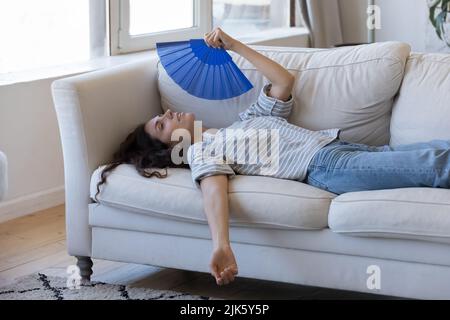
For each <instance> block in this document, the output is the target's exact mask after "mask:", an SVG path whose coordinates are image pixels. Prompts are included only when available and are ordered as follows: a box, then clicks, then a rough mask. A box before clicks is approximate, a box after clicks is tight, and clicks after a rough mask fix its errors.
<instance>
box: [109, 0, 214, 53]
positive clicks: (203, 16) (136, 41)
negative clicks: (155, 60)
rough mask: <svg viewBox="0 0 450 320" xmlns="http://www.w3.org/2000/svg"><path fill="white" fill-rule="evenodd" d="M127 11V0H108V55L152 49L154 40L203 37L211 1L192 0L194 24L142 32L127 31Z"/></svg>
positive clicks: (210, 9)
mask: <svg viewBox="0 0 450 320" xmlns="http://www.w3.org/2000/svg"><path fill="white" fill-rule="evenodd" d="M129 12H130V0H109V27H110V32H109V34H110V53H111V55H119V54H124V53H130V52H137V51H144V50H151V49H155V48H156V43H157V42H170V41H182V40H185V39H193V38H203V36H204V34H205V33H206V32H209V31H210V30H211V28H212V0H194V27H191V28H186V29H178V30H170V31H162V32H157V33H151V34H145V35H136V36H132V35H130V34H129V32H128V30H129V26H130V19H129V16H130V15H129Z"/></svg>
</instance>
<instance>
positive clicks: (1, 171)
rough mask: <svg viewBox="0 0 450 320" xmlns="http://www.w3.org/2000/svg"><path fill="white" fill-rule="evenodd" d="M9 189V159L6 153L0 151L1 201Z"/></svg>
mask: <svg viewBox="0 0 450 320" xmlns="http://www.w3.org/2000/svg"><path fill="white" fill-rule="evenodd" d="M7 191H8V161H7V158H6V155H5V154H4V153H3V152H1V151H0V201H2V200H3V199H4V198H5V196H6V193H7Z"/></svg>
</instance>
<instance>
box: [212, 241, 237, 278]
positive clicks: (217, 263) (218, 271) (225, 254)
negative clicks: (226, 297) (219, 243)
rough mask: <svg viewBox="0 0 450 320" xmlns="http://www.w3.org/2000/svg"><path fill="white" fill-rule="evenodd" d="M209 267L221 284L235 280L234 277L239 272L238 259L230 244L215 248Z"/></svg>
mask: <svg viewBox="0 0 450 320" xmlns="http://www.w3.org/2000/svg"><path fill="white" fill-rule="evenodd" d="M209 267H210V269H211V274H212V275H213V276H214V278H216V283H217V284H218V285H219V286H221V285H226V284H229V283H230V282H233V281H234V277H235V276H236V275H237V274H238V267H237V264H236V259H235V258H234V254H233V251H232V250H231V247H230V246H224V247H219V248H217V249H215V250H214V251H213V253H212V257H211V262H210V264H209Z"/></svg>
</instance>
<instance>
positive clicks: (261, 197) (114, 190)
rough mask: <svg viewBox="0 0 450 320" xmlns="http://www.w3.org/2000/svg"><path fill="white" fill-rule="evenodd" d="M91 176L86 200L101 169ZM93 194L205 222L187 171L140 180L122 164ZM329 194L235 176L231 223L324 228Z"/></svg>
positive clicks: (127, 206)
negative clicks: (159, 177)
mask: <svg viewBox="0 0 450 320" xmlns="http://www.w3.org/2000/svg"><path fill="white" fill-rule="evenodd" d="M103 168H104V166H101V167H99V168H97V170H95V171H94V173H93V174H92V177H91V188H90V194H91V198H92V199H94V196H95V194H96V191H97V188H96V185H97V182H98V181H100V174H101V170H102V169H103ZM100 189H101V192H100V193H99V195H98V196H97V199H98V202H99V203H100V204H103V205H107V206H112V207H117V208H122V209H124V210H128V211H133V212H138V213H144V214H148V215H156V216H159V217H164V218H168V219H176V220H181V221H190V222H198V223H205V224H206V223H207V220H206V216H205V214H204V212H203V201H202V193H201V191H200V190H198V189H197V188H195V186H194V185H193V184H192V181H191V172H190V170H187V169H170V170H169V174H168V177H167V178H166V179H158V178H151V179H148V178H144V177H142V176H140V175H139V173H138V172H137V171H136V169H135V168H134V167H133V166H131V165H127V164H122V165H120V166H119V167H117V168H116V169H115V170H114V171H113V172H112V173H110V174H109V176H108V180H107V183H106V184H104V185H102V186H101V188H100ZM334 197H335V195H334V194H332V193H329V192H326V191H323V190H320V189H317V188H315V187H312V186H309V185H307V184H303V183H300V182H296V181H288V180H281V179H274V178H268V177H258V176H242V175H238V176H236V177H235V178H234V179H230V185H229V201H230V202H229V204H230V205H229V206H230V224H231V225H235V226H240V225H242V226H254V227H268V228H281V229H302V230H303V229H304V230H315V229H323V228H326V227H327V224H328V211H329V206H330V203H331V200H332V199H333V198H334Z"/></svg>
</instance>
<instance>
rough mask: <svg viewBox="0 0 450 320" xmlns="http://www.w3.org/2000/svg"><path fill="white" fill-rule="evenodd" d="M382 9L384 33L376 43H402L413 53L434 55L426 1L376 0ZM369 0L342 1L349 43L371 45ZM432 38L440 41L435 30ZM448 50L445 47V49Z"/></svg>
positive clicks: (377, 37)
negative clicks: (428, 52)
mask: <svg viewBox="0 0 450 320" xmlns="http://www.w3.org/2000/svg"><path fill="white" fill-rule="evenodd" d="M375 4H376V5H378V6H379V7H380V9H381V29H380V30H376V32H375V41H393V40H394V41H402V42H406V43H409V44H410V45H411V47H412V50H413V51H416V52H427V51H433V49H430V48H431V47H429V46H428V45H427V32H429V30H428V31H427V29H428V28H427V26H429V25H430V22H429V21H428V6H427V2H426V0H375ZM366 9H367V0H340V10H341V25H342V29H343V33H344V41H345V42H366V41H367V28H366V21H367V13H366ZM430 36H432V37H436V38H437V36H435V34H434V32H433V30H432V31H431V35H430ZM444 47H445V46H444Z"/></svg>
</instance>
